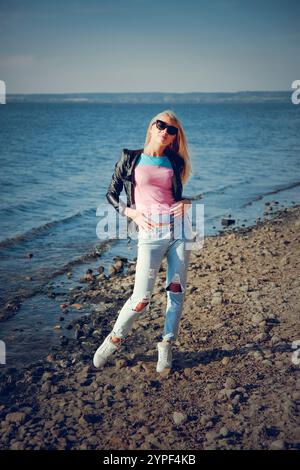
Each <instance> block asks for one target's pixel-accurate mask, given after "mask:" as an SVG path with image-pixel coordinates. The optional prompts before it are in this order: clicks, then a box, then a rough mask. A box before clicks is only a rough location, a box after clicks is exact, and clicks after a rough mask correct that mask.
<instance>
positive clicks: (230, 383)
mask: <svg viewBox="0 0 300 470" xmlns="http://www.w3.org/2000/svg"><path fill="white" fill-rule="evenodd" d="M224 387H225V389H235V388H236V387H237V383H236V381H235V380H234V379H233V378H232V377H227V379H226V381H225V384H224Z"/></svg>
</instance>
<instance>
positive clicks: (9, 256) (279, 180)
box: [0, 102, 300, 366]
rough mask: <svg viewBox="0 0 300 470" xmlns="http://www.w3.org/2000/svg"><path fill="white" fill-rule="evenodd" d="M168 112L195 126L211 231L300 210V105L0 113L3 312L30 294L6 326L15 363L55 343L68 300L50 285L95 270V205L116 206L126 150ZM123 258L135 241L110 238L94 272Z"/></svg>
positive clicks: (69, 107)
mask: <svg viewBox="0 0 300 470" xmlns="http://www.w3.org/2000/svg"><path fill="white" fill-rule="evenodd" d="M168 107H171V109H173V110H175V112H176V113H177V114H178V116H179V117H180V118H181V120H182V122H183V125H184V127H185V130H186V135H187V139H188V143H189V149H190V154H191V160H192V167H193V176H192V178H191V179H190V181H189V182H188V184H187V185H186V186H185V188H184V195H186V196H195V195H197V194H199V193H201V194H203V196H204V198H203V200H202V202H203V203H204V204H205V209H204V210H205V234H206V235H208V234H214V233H217V232H218V231H219V230H220V229H221V228H222V227H221V224H220V221H221V218H222V217H223V216H227V215H229V214H231V216H232V217H234V218H235V219H236V220H237V224H236V225H242V224H245V225H250V224H252V223H254V222H255V219H256V218H257V217H258V216H263V208H264V204H265V202H267V201H274V200H276V201H278V202H279V204H278V208H280V207H282V206H283V205H285V206H286V205H290V204H291V203H292V201H293V202H296V203H299V201H300V175H299V168H300V165H299V163H300V138H299V129H300V106H295V105H292V104H291V103H290V102H287V103H283V104H282V103H272V102H269V103H250V104H248V103H247V104H245V103H235V104H232V103H226V104H224V103H222V104H206V105H203V104H188V105H184V104H178V105H173V104H172V105H170V106H169V105H168V104H165V105H159V104H155V105H150V104H130V105H128V104H121V105H120V104H96V103H94V104H93V103H48V104H47V103H9V104H7V105H4V106H0V159H1V175H0V181H1V204H0V220H1V233H0V259H1V279H0V300H1V305H2V306H3V305H5V304H6V303H7V302H8V301H10V300H12V299H16V298H18V297H19V298H20V299H21V298H22V307H21V309H20V310H19V311H18V313H17V314H16V315H15V316H14V317H13V318H11V319H10V320H7V321H4V322H2V323H0V328H1V334H0V339H4V340H6V343H7V358H8V359H10V360H9V361H7V362H8V364H7V365H8V366H12V365H17V364H18V358H20V357H21V354H22V353H23V352H24V349H25V350H27V349H29V350H30V349H31V348H32V342H33V341H34V342H35V345H36V356H34V353H32V354H31V355H29V357H30V358H33V359H34V358H35V357H38V355H39V354H40V352H41V351H44V349H43V348H45V344H46V347H47V345H48V344H49V345H50V344H52V343H53V342H55V338H56V337H57V333H54V332H53V325H54V324H56V323H57V322H58V320H57V318H58V315H59V314H60V309H59V303H60V302H59V301H54V300H53V299H52V300H50V299H49V298H48V297H47V295H46V292H47V289H48V287H49V285H52V286H54V287H55V286H57V287H58V286H59V287H60V288H62V286H63V289H65V291H67V290H68V289H70V288H72V286H73V285H74V283H76V281H77V280H78V279H79V277H80V276H81V275H82V274H83V273H84V272H85V271H86V269H87V267H90V266H91V265H92V263H89V264H88V265H87V263H86V262H85V258H84V257H85V255H86V254H88V253H91V252H93V251H94V250H95V248H97V247H98V249H99V248H100V245H101V240H99V239H98V238H97V236H96V225H97V222H98V221H99V218H98V217H97V216H96V209H97V206H98V205H99V204H101V203H103V202H106V199H105V193H106V190H107V187H108V185H109V182H110V178H111V175H112V172H113V169H114V165H115V162H116V160H117V159H118V158H119V155H120V151H121V149H122V148H123V147H127V148H132V149H137V148H141V147H143V143H144V138H145V132H146V128H147V126H148V123H149V120H150V119H151V117H152V116H153V115H154V114H156V113H157V112H160V111H161V110H163V109H166V108H168ZM123 194H124V193H123ZM124 196H125V195H124ZM29 253H32V255H33V256H32V257H31V258H30V257H29V256H28V255H29ZM117 254H118V255H123V256H126V257H128V258H130V259H132V258H133V257H135V256H136V246H135V243H134V242H133V245H132V248H131V249H128V248H127V243H126V241H124V240H122V241H117V242H115V243H111V244H110V249H109V250H107V251H106V252H105V254H104V255H103V257H102V258H101V259H100V258H99V259H98V260H96V261H95V262H94V263H93V267H95V266H99V265H101V264H102V265H104V266H105V268H106V269H107V267H108V266H109V264H110V263H111V262H112V258H113V256H116V255H117ZM70 263H71V264H72V263H75V264H74V266H75V267H74V268H72V271H73V278H72V279H70V280H68V279H67V278H66V276H64V275H63V273H64V272H66V271H69V270H70V269H71V268H70V266H71V265H70ZM24 297H27V299H28V300H24ZM81 314H82V312H80V315H81ZM74 315H75V314H74ZM60 334H62V333H60ZM63 334H66V333H65V332H64V333H63ZM20 343H21V344H22V349H23V350H22V349H20V346H19V345H20ZM9 362H10V363H9Z"/></svg>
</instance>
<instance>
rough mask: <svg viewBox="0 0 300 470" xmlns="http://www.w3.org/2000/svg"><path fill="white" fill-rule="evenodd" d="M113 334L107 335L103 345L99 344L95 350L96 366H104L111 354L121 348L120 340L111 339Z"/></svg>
mask: <svg viewBox="0 0 300 470" xmlns="http://www.w3.org/2000/svg"><path fill="white" fill-rule="evenodd" d="M111 336H112V334H111V333H109V335H107V336H106V338H105V340H104V341H103V343H102V344H101V346H99V348H98V349H97V351H96V352H95V354H94V358H93V364H94V366H95V367H103V366H104V364H105V363H106V362H107V359H108V358H109V356H111V355H112V354H113V353H114V352H115V351H116V350H117V349H119V347H120V342H119V343H113V342H112V341H111Z"/></svg>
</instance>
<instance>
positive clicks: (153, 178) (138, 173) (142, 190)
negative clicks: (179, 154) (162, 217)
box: [134, 153, 175, 214]
mask: <svg viewBox="0 0 300 470" xmlns="http://www.w3.org/2000/svg"><path fill="white" fill-rule="evenodd" d="M173 172H174V170H173V167H172V165H171V162H170V160H169V159H168V157H166V156H161V157H153V156H150V155H146V154H144V153H142V154H141V155H140V157H139V158H138V161H137V164H136V166H135V169H134V176H135V186H134V199H135V204H136V209H137V210H138V211H140V212H144V213H148V214H149V213H151V214H158V213H160V214H168V213H169V209H170V206H171V205H173V204H174V203H175V199H174V196H173V191H172V177H173Z"/></svg>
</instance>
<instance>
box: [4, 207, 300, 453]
mask: <svg viewBox="0 0 300 470" xmlns="http://www.w3.org/2000/svg"><path fill="white" fill-rule="evenodd" d="M299 227H300V205H295V206H292V207H290V208H285V209H282V210H278V211H276V212H275V213H274V214H273V216H272V218H271V219H269V220H262V221H258V222H257V223H256V224H255V225H252V226H250V227H233V228H232V229H226V230H225V231H223V232H219V233H218V234H216V235H210V236H208V237H205V239H204V247H203V248H202V250H200V251H199V252H193V251H192V254H191V260H190V266H189V273H188V282H187V296H186V299H185V305H184V310H183V315H182V319H181V324H180V325H181V326H180V330H179V337H178V340H177V341H176V343H175V348H174V370H173V371H171V372H170V373H167V374H157V373H156V371H155V366H156V360H157V354H156V349H155V347H156V342H157V341H159V340H160V339H159V338H160V335H161V332H162V325H163V313H164V307H165V304H166V299H165V294H164V291H165V290H164V278H165V268H166V259H164V260H163V263H162V267H161V270H160V272H159V273H158V277H157V280H156V284H155V288H154V292H153V296H152V299H151V303H150V311H149V312H148V313H147V315H143V316H141V317H140V318H139V319H138V320H137V321H136V322H135V324H134V327H133V331H132V333H131V334H130V335H129V336H128V339H127V340H126V341H125V343H124V350H123V351H122V352H120V353H119V355H118V357H113V359H112V360H111V361H110V362H109V363H108V365H107V366H106V367H105V368H104V369H100V370H97V369H95V368H94V367H93V365H92V355H93V352H94V350H95V348H96V347H98V345H99V344H100V343H101V342H102V340H103V339H104V337H105V335H106V334H107V333H108V332H109V331H110V329H111V325H112V324H113V323H114V321H115V319H116V317H117V311H118V310H119V309H120V308H121V307H122V305H123V304H124V302H125V300H126V299H127V297H128V296H130V295H131V293H132V288H133V283H134V272H135V265H134V264H131V265H130V266H129V268H128V270H126V272H124V273H121V274H116V275H115V276H112V277H110V278H108V279H106V278H105V276H104V274H102V275H101V274H98V276H97V279H96V278H94V276H93V275H92V274H90V277H89V278H87V279H86V280H87V282H88V284H87V286H86V288H83V289H81V290H78V291H77V292H76V289H74V291H72V292H70V294H69V302H68V303H69V305H66V306H65V307H64V308H62V314H63V312H64V309H67V308H70V305H73V306H75V307H72V308H77V307H78V305H82V304H83V303H85V304H87V305H91V310H92V312H91V314H89V315H84V316H83V317H81V318H79V319H78V318H77V319H75V320H73V322H70V323H69V327H70V328H71V329H72V330H73V332H74V339H71V338H64V337H63V338H62V341H61V346H60V347H57V348H55V349H54V350H53V351H52V352H50V353H49V355H48V356H47V358H46V359H45V360H40V361H38V362H37V363H34V364H32V365H30V366H27V367H25V368H24V369H23V370H14V369H13V368H10V369H8V371H7V374H6V376H4V380H3V382H2V384H1V388H0V397H1V401H2V402H3V403H4V404H3V405H0V417H1V428H0V433H1V442H2V444H1V448H3V449H7V448H11V449H32V448H33V449H51V448H53V449H85V448H86V449H129V448H131V449H132V448H134V449H185V450H186V449H223V448H224V449H239V448H241V449H254V448H260V449H269V448H271V449H277V448H282V449H285V448H288V449H289V448H291V449H292V448H296V449H300V435H299V426H297V420H296V414H297V412H298V411H299V409H298V407H299V404H300V403H299V402H300V379H299V378H298V380H297V377H296V376H297V375H298V377H299V365H297V364H295V363H293V362H292V354H293V349H292V342H293V341H296V340H300V329H299V313H298V312H299V304H300V294H299V278H300V272H299V271H300V268H299V261H298V260H299V248H298V246H299V241H300V236H299V235H298V234H299ZM99 261H100V262H101V259H100V260H99ZM121 261H122V260H121ZM121 264H122V263H119V266H121ZM88 279H89V280H88ZM114 281H116V282H114ZM99 282H101V286H98V283H99ZM76 305H77V307H76ZM297 333H298V337H297ZM124 417H126V419H125V420H124ZM125 421H126V422H125ZM124 426H125V427H124ZM126 426H127V427H126Z"/></svg>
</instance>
